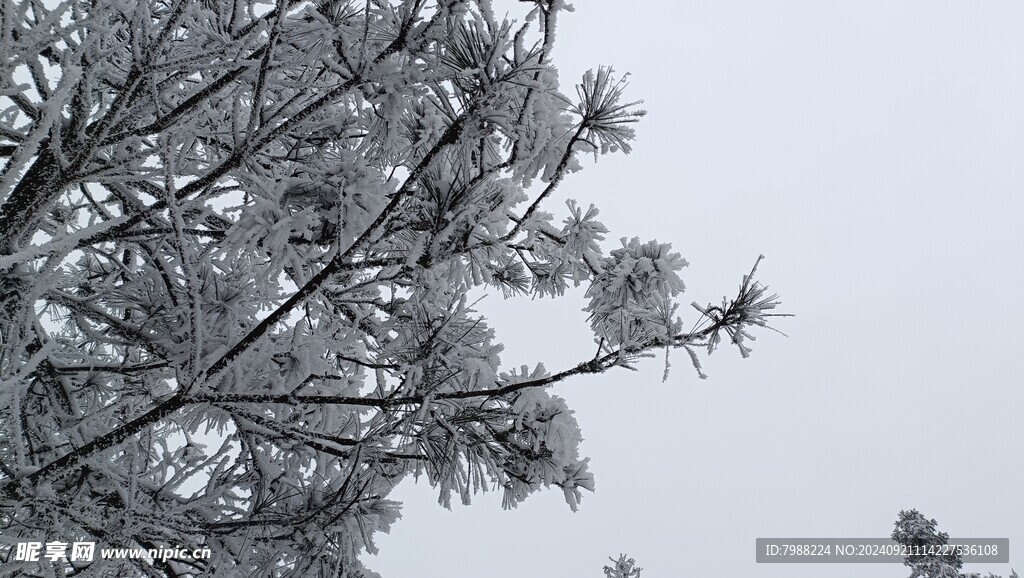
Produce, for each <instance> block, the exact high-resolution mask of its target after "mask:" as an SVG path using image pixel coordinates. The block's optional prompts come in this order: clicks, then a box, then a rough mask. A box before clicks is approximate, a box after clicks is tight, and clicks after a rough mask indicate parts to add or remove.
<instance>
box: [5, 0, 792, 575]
mask: <svg viewBox="0 0 1024 578" xmlns="http://www.w3.org/2000/svg"><path fill="white" fill-rule="evenodd" d="M519 7H520V6H516V8H519ZM522 8H523V11H524V13H525V16H523V17H521V18H520V20H519V21H518V22H516V21H512V20H502V19H499V18H497V17H496V16H495V9H494V7H492V6H491V1H490V0H475V1H470V0H435V1H433V2H427V1H426V0H401V1H398V0H394V1H388V0H366V1H365V2H355V1H348V0H277V1H276V2H266V1H260V0H226V1H222V0H138V1H132V2H125V1H123V0H88V1H86V0H66V1H63V2H58V1H56V0H54V1H53V2H49V1H47V2H43V1H39V0H6V1H4V2H0V52H2V58H0V71H2V72H0V159H3V160H4V162H3V167H2V169H0V330H2V333H0V532H2V534H3V535H4V536H5V537H6V538H7V541H8V543H11V542H13V541H33V540H34V541H50V540H61V541H65V542H71V541H80V540H81V541H96V542H99V543H100V544H101V545H105V546H113V547H142V548H161V547H170V548H190V549H191V548H209V549H211V551H212V553H213V554H212V559H210V560H169V561H160V560H157V561H154V562H152V563H149V562H143V561H131V562H126V561H95V562H88V563H87V562H82V561H70V562H68V561H62V560H58V561H52V562H51V561H46V560H44V561H43V562H42V563H41V564H43V565H46V566H49V568H48V569H47V568H44V569H35V570H31V571H32V572H42V573H47V574H57V575H59V574H61V573H64V574H70V573H77V572H79V571H82V570H86V569H88V572H90V575H100V574H91V572H97V573H99V572H104V571H106V572H110V573H113V574H121V575H126V574H137V575H146V576H158V575H159V576H179V575H189V574H203V573H209V572H212V569H216V573H217V574H218V575H221V574H222V575H230V576H236V575H238V576H248V575H253V576H255V575H259V576H285V575H288V576H313V575H318V576H350V577H351V576H358V575H370V574H371V573H369V572H367V571H365V570H364V569H362V567H361V565H360V563H359V561H358V559H357V556H358V555H359V553H360V552H361V551H364V550H370V551H373V550H374V545H373V535H374V533H375V532H377V531H382V530H387V528H388V527H389V526H390V524H392V523H393V522H394V521H395V519H396V518H397V516H398V511H399V504H397V503H396V502H394V501H390V500H388V499H387V496H388V494H389V492H390V491H391V489H392V488H393V487H394V486H395V484H397V483H398V482H399V481H400V480H402V479H403V478H405V477H406V476H408V475H416V476H423V477H425V479H426V480H427V481H428V482H429V483H430V484H432V485H433V486H435V487H437V488H438V490H439V495H440V502H441V504H442V505H445V506H448V505H449V504H450V501H451V499H452V496H455V497H457V499H459V500H461V501H463V502H468V501H469V500H470V497H471V496H472V495H473V493H474V492H476V491H478V490H485V489H488V488H500V489H501V490H503V491H504V504H505V506H506V507H514V506H515V505H516V504H518V503H519V502H520V501H522V500H523V499H525V498H526V497H527V496H528V495H530V494H531V493H533V492H535V491H537V490H538V489H540V488H544V487H550V486H555V487H558V488H561V490H562V491H563V492H564V494H565V498H566V501H567V502H568V504H569V506H570V507H572V508H573V509H575V508H576V507H577V504H578V503H579V500H580V497H581V490H591V489H593V480H592V477H591V474H590V473H589V472H588V470H587V459H586V458H584V457H581V456H580V455H579V453H578V444H579V441H580V432H579V428H578V427H577V424H576V421H575V419H574V418H573V414H572V411H571V410H570V409H569V408H568V407H567V406H566V404H565V402H564V401H563V400H562V399H560V398H558V397H557V396H555V395H552V394H551V392H550V391H549V390H548V389H547V388H546V386H549V385H551V384H554V383H556V382H559V381H562V380H565V379H566V378H569V377H571V376H576V375H580V374H594V373H601V372H604V371H606V370H609V369H611V368H615V367H630V364H632V363H633V362H635V361H636V360H637V359H638V358H641V357H645V356H650V355H653V353H655V352H657V351H659V350H665V352H666V354H667V352H668V351H669V350H671V349H683V350H685V351H686V352H687V354H688V356H689V358H690V359H691V360H692V362H693V364H694V366H695V367H697V368H698V372H699V363H698V359H699V355H700V354H701V350H702V349H704V350H706V351H707V352H710V351H712V350H714V349H715V347H716V346H717V345H718V344H719V343H720V342H721V341H722V339H723V336H727V337H728V341H730V342H731V343H733V344H735V345H736V346H738V347H739V349H740V352H741V353H742V354H743V355H746V354H747V351H748V349H747V345H746V343H747V340H749V339H751V338H752V337H751V335H750V333H749V330H750V329H751V328H753V327H758V326H760V327H763V326H765V325H766V323H767V321H768V319H769V318H770V317H771V316H772V313H771V311H772V309H773V308H774V307H775V306H776V304H777V299H776V297H775V296H774V295H769V294H768V293H767V292H766V290H765V288H764V287H763V286H762V285H760V284H759V283H757V282H755V281H754V280H753V271H752V272H751V274H750V275H748V276H745V277H744V278H743V281H742V283H741V286H740V290H739V293H738V295H737V296H736V297H735V298H734V299H731V300H723V302H722V304H721V306H711V305H708V306H697V309H698V311H699V313H698V315H697V316H696V319H694V320H692V321H693V323H694V324H693V325H692V326H691V327H692V328H691V329H690V330H689V331H685V330H684V329H683V322H682V320H681V319H680V318H679V317H678V316H677V315H676V311H677V305H676V301H675V299H676V298H677V297H678V296H679V294H680V293H681V292H682V291H683V283H682V281H681V280H680V277H679V270H680V269H681V268H682V267H683V266H685V265H686V262H685V261H684V260H683V259H682V257H680V255H679V254H678V253H675V252H673V251H672V250H671V247H670V246H669V245H668V244H665V243H658V242H656V241H649V242H641V241H639V240H638V239H633V240H626V239H623V242H622V247H621V248H620V249H615V250H613V251H611V252H609V253H608V254H605V253H604V252H603V251H602V248H601V245H600V241H602V240H603V239H604V235H605V234H606V233H607V230H606V228H605V227H604V226H603V225H602V224H601V223H600V222H599V221H598V220H597V216H598V211H597V209H595V208H594V207H593V206H589V207H587V208H584V207H583V206H582V205H579V204H577V203H576V202H569V203H568V206H567V210H564V217H562V218H561V222H558V219H557V218H556V217H555V216H554V215H553V214H552V213H549V212H546V211H545V210H544V209H545V206H544V203H545V201H546V200H547V199H549V198H550V197H551V195H552V192H553V191H554V190H555V189H556V188H557V187H559V186H560V185H561V184H562V183H563V181H564V179H565V178H566V177H567V176H568V175H569V174H570V173H573V172H575V171H578V170H579V169H580V168H581V160H583V159H585V158H586V157H587V156H588V155H594V156H595V157H596V156H597V155H600V154H606V153H612V152H616V151H622V152H629V150H630V141H631V139H632V138H633V135H634V133H633V128H632V125H633V123H635V122H636V121H637V120H638V119H639V118H640V117H641V116H642V115H643V111H641V110H638V109H637V108H636V106H637V103H635V102H627V101H626V100H625V99H624V96H623V93H624V91H625V89H626V85H625V83H624V82H623V81H622V80H621V79H619V80H617V79H616V78H615V77H614V76H613V73H612V71H611V69H609V68H605V67H601V68H598V69H597V70H596V71H591V72H588V73H586V74H585V75H584V76H583V78H582V81H581V82H580V83H578V84H577V85H576V89H575V91H571V90H570V91H566V92H565V93H563V92H561V91H560V88H559V83H558V77H557V75H556V70H555V69H554V68H553V67H552V65H551V54H552V48H553V46H554V40H555V25H556V21H557V18H558V17H559V15H560V14H561V13H563V12H564V11H565V9H566V8H568V6H567V5H566V4H565V3H564V2H563V1H562V0H533V1H531V2H527V6H525V7H522ZM527 12H528V13H527ZM755 268H756V266H755ZM570 283H571V284H573V285H580V284H584V285H586V286H587V287H588V289H587V293H586V298H587V299H588V303H587V304H586V306H585V308H586V311H587V312H589V313H590V319H591V325H592V328H593V331H594V334H595V343H596V344H597V347H596V349H597V351H596V353H595V355H594V356H593V357H592V358H590V359H584V360H581V361H580V362H579V363H578V364H576V365H574V366H571V367H568V368H565V369H561V370H557V371H553V372H549V371H548V370H546V369H545V368H544V367H543V366H542V365H539V364H538V365H537V366H535V367H528V366H523V367H521V368H518V369H504V370H503V369H502V368H501V366H500V363H499V353H500V351H501V346H500V344H498V343H496V342H495V336H494V332H493V331H492V329H490V328H489V327H488V326H487V324H486V322H485V320H484V319H482V318H481V317H480V316H479V315H477V314H475V313H474V311H473V309H472V307H471V303H470V300H469V294H470V292H471V291H474V290H479V289H480V288H483V287H492V288H495V289H497V290H499V291H500V292H501V293H502V294H503V295H504V296H506V297H513V296H516V295H532V296H550V297H559V296H562V295H563V293H564V291H565V289H566V288H567V287H568V286H569V284H570ZM119 565H120V567H118V566H119Z"/></svg>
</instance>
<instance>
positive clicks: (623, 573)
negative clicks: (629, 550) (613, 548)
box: [604, 554, 643, 578]
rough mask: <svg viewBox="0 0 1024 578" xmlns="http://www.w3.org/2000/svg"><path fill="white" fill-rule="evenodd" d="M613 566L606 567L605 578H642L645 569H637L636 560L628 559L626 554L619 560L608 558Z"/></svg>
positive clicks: (620, 556) (621, 555) (620, 555)
mask: <svg viewBox="0 0 1024 578" xmlns="http://www.w3.org/2000/svg"><path fill="white" fill-rule="evenodd" d="M608 559H609V560H611V561H612V564H613V565H612V566H605V567H604V575H605V578H640V572H642V571H643V568H637V567H636V560H634V559H633V558H626V555H625V554H619V559H618V560H616V559H615V558H608Z"/></svg>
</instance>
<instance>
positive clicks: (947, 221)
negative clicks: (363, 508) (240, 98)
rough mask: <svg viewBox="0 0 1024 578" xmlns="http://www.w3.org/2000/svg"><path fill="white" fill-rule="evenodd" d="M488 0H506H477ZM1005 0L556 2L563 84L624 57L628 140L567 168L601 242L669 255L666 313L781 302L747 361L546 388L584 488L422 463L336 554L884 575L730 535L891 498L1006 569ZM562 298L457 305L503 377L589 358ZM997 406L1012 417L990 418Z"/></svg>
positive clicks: (579, 572)
mask: <svg viewBox="0 0 1024 578" xmlns="http://www.w3.org/2000/svg"><path fill="white" fill-rule="evenodd" d="M495 4H496V6H495V9H496V11H497V12H499V13H500V12H501V11H503V10H504V9H505V6H508V8H509V9H511V10H518V9H519V7H518V6H515V5H514V4H517V3H511V2H506V3H504V4H503V3H502V2H500V1H499V2H496V3H495ZM1022 24H1024V4H1022V3H1020V2H1011V1H986V2H934V1H929V2H925V1H904V2H881V1H869V2H833V1H813V2H812V1H806V2H803V1H794V0H787V1H784V2H764V1H750V2H735V1H722V0H718V1H714V2H712V1H705V2H693V1H690V2H686V1H677V2H665V1H663V2H655V1H645V0H634V1H633V2H628V3H626V2H613V1H612V0H588V1H586V2H577V3H576V12H575V13H572V14H565V15H563V16H562V18H561V20H560V22H559V28H558V32H557V34H558V37H557V42H556V49H555V53H554V58H555V62H556V64H557V66H558V67H559V69H560V71H561V82H562V89H563V92H565V93H566V94H574V90H573V88H572V85H573V84H574V83H575V82H577V81H578V79H579V77H580V76H581V75H582V73H583V72H584V71H585V70H586V69H587V68H592V67H596V66H597V65H599V64H611V65H613V66H614V67H615V69H616V70H617V71H620V72H626V71H629V72H631V73H632V76H631V77H630V82H631V85H630V88H629V89H628V92H627V95H628V96H630V97H632V98H633V99H644V100H645V101H646V102H645V105H644V108H646V109H647V110H648V111H649V114H648V116H647V117H646V118H645V119H644V120H643V121H642V123H641V124H640V125H639V127H638V138H637V141H636V143H635V144H636V146H635V149H634V152H633V154H631V155H629V156H625V155H622V154H617V155H609V156H605V157H602V158H600V160H599V161H598V163H597V164H596V165H595V164H594V163H593V158H592V157H591V158H589V159H586V158H584V159H582V160H583V163H584V165H585V169H584V171H583V172H582V173H578V174H575V175H571V176H570V178H568V179H567V180H566V181H565V182H564V183H563V185H562V187H561V189H560V191H559V195H557V196H556V198H552V199H551V202H550V203H549V204H548V205H547V210H548V211H549V212H553V213H554V214H555V215H556V218H557V220H559V221H560V220H561V218H563V217H564V216H565V214H566V212H565V207H564V204H562V203H563V201H564V199H565V198H575V199H577V200H579V201H580V203H581V204H582V205H583V206H584V207H586V206H587V205H589V204H590V203H594V204H596V205H597V206H598V207H599V208H600V209H601V210H602V213H601V216H602V219H601V220H602V221H603V222H604V223H605V224H606V225H607V226H608V227H609V228H610V229H611V233H610V234H609V235H608V239H607V240H606V242H605V247H606V249H612V248H615V247H616V246H618V239H619V237H623V236H626V237H632V236H639V237H640V238H641V239H642V240H649V239H652V238H656V239H658V240H659V241H669V242H672V243H673V247H674V249H675V250H677V251H679V252H681V253H682V254H683V256H684V257H686V258H687V260H688V261H689V262H690V264H691V265H690V267H689V268H687V269H685V270H684V271H683V274H684V280H685V281H686V282H687V292H686V293H685V294H684V295H683V296H682V299H681V302H682V303H683V304H684V307H683V308H681V309H680V313H681V314H682V315H683V318H684V321H687V322H689V323H691V324H692V322H693V321H694V320H695V315H696V311H694V310H693V309H692V308H689V307H688V305H686V304H688V303H690V302H691V301H698V302H700V303H707V302H709V301H720V300H721V298H722V296H723V295H728V296H732V295H734V294H735V291H736V289H737V287H738V285H739V283H740V280H741V277H742V275H743V274H744V273H746V272H748V271H749V269H750V267H751V266H752V265H753V264H754V261H755V260H756V258H757V256H758V254H760V253H764V254H765V255H766V256H767V258H766V260H765V261H764V262H763V263H762V264H761V267H760V270H759V279H760V280H761V281H763V282H765V283H767V284H768V285H769V286H770V287H771V288H772V289H773V290H774V291H777V292H779V293H780V294H781V297H782V301H783V310H784V311H785V312H788V313H794V314H796V315H797V316H796V317H794V318H791V319H781V320H779V322H778V323H777V324H776V326H777V327H778V329H779V330H781V331H784V332H785V333H787V334H788V336H789V337H788V338H786V337H783V336H781V335H778V334H775V333H772V332H769V331H761V332H759V333H758V334H757V335H756V336H757V338H758V340H757V341H756V342H755V343H753V344H751V345H752V346H753V347H754V352H753V354H752V356H751V358H750V359H746V360H743V359H741V358H740V356H739V353H738V351H736V350H735V348H732V349H730V348H728V347H723V348H722V349H721V350H719V351H718V352H716V353H715V354H714V355H713V356H712V357H711V359H710V360H708V362H707V363H706V364H705V371H706V372H707V373H708V374H709V376H710V377H709V379H707V380H699V379H698V378H697V374H696V372H695V371H694V370H693V369H692V367H690V365H689V361H688V358H687V356H686V354H685V353H684V352H681V351H676V352H673V354H672V356H671V361H672V364H673V369H672V373H671V375H670V377H669V379H668V381H667V382H665V383H662V381H661V375H662V371H663V368H664V359H663V358H661V357H659V358H656V359H650V360H647V361H645V362H643V363H642V364H641V365H640V371H638V372H636V373H633V372H629V371H626V370H618V371H613V372H610V373H607V374H604V375H600V376H589V377H576V378H572V379H570V380H568V381H566V382H564V383H560V384H558V385H556V386H555V387H554V390H553V391H554V392H555V393H556V394H558V395H560V396H562V397H565V398H566V399H567V400H568V401H569V405H570V407H572V408H574V409H575V410H576V417H577V419H578V421H579V424H580V427H581V428H582V430H583V434H584V437H585V438H586V441H585V442H584V444H583V447H582V453H583V454H584V455H588V456H590V457H591V458H592V461H591V469H592V471H593V472H594V473H595V476H596V479H597V482H596V484H597V485H596V492H595V493H593V494H587V495H585V496H584V500H583V503H582V506H581V509H580V511H579V512H578V513H576V514H573V513H572V512H571V511H570V510H569V508H568V507H567V506H566V505H565V503H564V500H563V498H562V495H561V491H560V490H558V489H557V488H556V489H555V490H552V491H547V492H543V493H541V494H539V495H535V496H533V497H532V498H530V499H529V500H528V501H527V502H526V503H525V504H524V505H522V506H521V507H520V508H519V509H518V510H515V511H508V512H506V511H502V510H501V493H500V491H495V492H491V493H488V494H486V495H480V496H477V497H476V499H475V500H474V503H473V504H472V505H471V506H469V507H464V506H460V505H456V506H454V507H453V510H452V511H446V510H444V509H443V508H441V507H440V506H438V505H437V503H436V500H437V493H436V491H434V490H433V489H431V488H430V487H429V486H428V485H426V483H425V481H424V482H423V483H420V484H418V485H414V484H413V483H412V481H411V479H410V480H409V481H407V482H404V483H403V484H402V485H401V486H399V488H398V489H397V490H396V491H395V492H394V494H393V495H392V496H391V497H392V498H394V499H399V500H402V501H404V503H405V508H404V515H403V519H402V520H400V521H399V522H398V523H397V524H396V525H395V526H394V527H393V529H392V532H391V534H390V535H379V536H378V539H377V544H378V546H379V547H380V555H379V556H376V557H375V556H369V555H366V556H364V560H365V561H366V563H367V565H368V566H369V567H371V568H373V569H375V570H377V571H379V572H381V574H382V575H384V576H385V577H392V578H399V577H406V576H425V577H427V576H429V577H434V576H436V577H441V576H444V577H446V578H512V577H515V578H521V577H523V576H531V577H532V576H536V577H549V576H550V577H568V578H576V577H579V578H586V577H594V578H597V577H599V576H601V575H602V573H601V566H602V565H603V564H605V563H607V557H608V556H611V555H617V554H618V553H620V552H626V553H629V554H630V555H631V556H633V557H635V558H636V559H637V561H638V563H639V565H640V566H642V567H643V568H645V570H644V573H643V577H644V578H670V577H672V578H674V577H679V576H711V575H715V576H757V577H771V578H775V577H779V578H781V577H787V578H789V577H792V578H800V577H805V576H806V577H811V576H814V577H819V576H829V577H834V578H847V577H849V578H855V577H868V576H871V577H876V576H878V577H882V578H890V577H891V578H897V577H903V576H906V575H907V574H908V573H909V571H908V570H907V569H906V568H904V567H902V566H898V565H894V564H861V565H765V564H755V562H754V555H755V551H754V540H755V538H758V537H823V538H858V537H887V536H888V535H889V533H890V532H891V530H892V527H893V523H894V521H895V519H896V516H897V514H898V512H899V510H901V509H909V508H917V509H918V510H920V511H921V512H922V513H924V514H925V515H926V516H927V517H929V518H936V519H937V520H938V522H939V529H940V530H943V531H946V532H948V533H949V534H950V536H951V537H953V538H958V537H960V538H983V537H1006V538H1009V539H1010V562H1011V563H1010V565H995V566H980V565H974V566H971V565H967V566H965V568H964V571H977V572H987V571H990V570H991V571H994V572H996V573H999V574H1003V575H1007V574H1009V570H1010V568H1009V566H1015V567H1016V568H1017V570H1018V571H1021V570H1024V549H1022V548H1024V497H1022V490H1021V487H1022V484H1021V482H1022V473H1024V459H1022V457H1021V451H1020V449H1021V448H1022V447H1024V420H1021V419H1020V418H1021V413H1022V409H1024V387H1022V384H1024V353H1022V349H1024V347H1022V346H1024V340H1022V338H1021V333H1020V332H1021V330H1022V325H1024V324H1022V321H1024V305H1022V302H1024V295H1022V291H1021V287H1022V285H1024V260H1022V254H1024V231H1022V228H1021V225H1020V221H1021V218H1022V209H1024V201H1022V200H1021V197H1022V195H1021V193H1022V186H1024V175H1022V170H1021V167H1024V114H1022V112H1021V111H1022V110H1024V99H1022V97H1024V67H1022V64H1024V37H1022V32H1021V30H1022ZM584 289H585V287H581V288H579V289H578V290H577V291H575V292H574V293H571V294H569V295H567V296H566V297H565V298H563V299H560V300H556V301H552V300H544V301H541V300H537V301H530V300H529V299H523V298H520V299H512V300H509V301H503V300H502V298H501V296H500V294H492V295H491V296H490V297H488V298H487V299H485V300H484V301H483V302H481V303H480V305H479V306H478V309H479V310H480V311H481V312H482V313H483V314H484V315H486V316H487V317H488V319H489V322H490V323H491V326H492V327H494V328H495V329H496V331H497V339H498V341H500V342H503V343H504V344H505V345H506V349H505V352H504V354H503V355H502V360H503V364H504V367H506V368H507V367H516V366H518V365H520V364H522V363H531V364H532V363H535V362H537V361H543V362H544V363H545V365H546V366H547V368H548V369H549V370H551V371H557V370H560V369H564V368H567V367H571V366H573V365H575V364H577V363H579V362H580V361H582V360H584V359H588V358H590V357H591V356H592V355H593V354H594V352H595V351H596V346H595V345H594V343H593V342H592V337H591V333H590V331H589V328H588V325H587V322H586V315H585V314H584V313H583V312H581V311H580V309H581V308H582V307H583V306H584V305H585V301H584V299H583V291H584ZM1015 422H1016V423H1015Z"/></svg>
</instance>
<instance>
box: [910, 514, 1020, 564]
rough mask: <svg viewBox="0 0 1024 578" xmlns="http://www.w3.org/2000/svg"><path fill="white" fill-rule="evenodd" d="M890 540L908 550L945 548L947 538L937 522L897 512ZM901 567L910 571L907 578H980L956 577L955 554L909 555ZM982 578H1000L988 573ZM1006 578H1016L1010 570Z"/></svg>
mask: <svg viewBox="0 0 1024 578" xmlns="http://www.w3.org/2000/svg"><path fill="white" fill-rule="evenodd" d="M891 539H892V540H893V541H894V542H896V543H897V544H902V545H903V546H908V547H911V548H913V547H921V546H939V545H942V544H949V534H947V533H945V532H940V531H938V522H936V521H935V519H934V518H933V519H931V520H929V519H928V518H926V517H925V516H924V515H923V514H921V512H918V511H917V510H915V509H911V510H900V513H899V517H898V518H897V519H896V524H895V527H894V528H893V531H892V536H891ZM903 564H904V565H906V566H909V567H910V569H911V571H910V578H982V576H981V574H978V573H973V574H961V573H960V569H961V568H963V560H962V559H961V556H960V555H959V554H947V555H929V554H913V555H910V556H907V557H906V559H905V560H904V561H903ZM985 578H1000V577H999V576H996V575H995V574H993V573H991V572H989V573H988V576H986V577H985ZM1010 578H1018V576H1017V572H1016V571H1015V570H1012V569H1011V570H1010Z"/></svg>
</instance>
